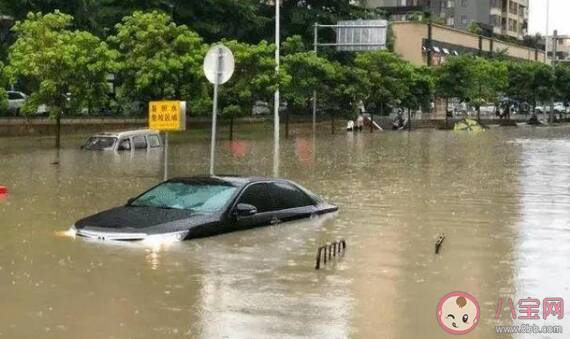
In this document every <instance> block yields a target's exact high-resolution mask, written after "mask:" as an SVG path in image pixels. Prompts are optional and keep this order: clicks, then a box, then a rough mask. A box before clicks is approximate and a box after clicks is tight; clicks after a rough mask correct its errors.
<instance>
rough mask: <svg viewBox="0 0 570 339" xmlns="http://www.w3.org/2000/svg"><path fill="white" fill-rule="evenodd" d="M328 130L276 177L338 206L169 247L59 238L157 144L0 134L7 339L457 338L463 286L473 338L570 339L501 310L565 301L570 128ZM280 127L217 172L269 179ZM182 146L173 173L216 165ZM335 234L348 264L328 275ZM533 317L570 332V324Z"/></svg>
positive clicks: (151, 174)
mask: <svg viewBox="0 0 570 339" xmlns="http://www.w3.org/2000/svg"><path fill="white" fill-rule="evenodd" d="M256 128H257V127H256ZM257 129H259V128H257ZM320 130H321V131H322V134H318V135H317V137H316V138H315V139H313V138H312V136H311V133H310V127H309V128H307V129H298V128H297V129H294V132H295V133H294V135H292V136H291V137H290V138H289V139H288V140H285V139H283V140H282V142H281V156H280V161H279V175H280V176H281V177H284V178H289V179H292V180H294V181H296V182H298V183H300V184H302V185H303V186H305V187H307V188H309V189H310V190H312V191H314V192H315V193H317V194H319V195H321V196H322V197H324V198H325V199H326V200H327V201H329V202H332V203H335V204H338V206H339V207H340V210H339V212H338V213H336V214H335V215H329V216H323V217H320V218H316V219H312V220H306V221H301V222H293V223H285V224H281V225H277V226H272V227H266V228H260V229H255V230H250V231H244V232H238V233H231V234H226V235H222V236H217V237H212V238H207V239H200V240H192V241H187V242H183V243H172V244H158V243H157V244H153V243H124V244H122V243H119V244H113V243H105V242H93V241H86V240H85V239H79V238H78V239H74V238H71V237H66V236H64V234H63V231H65V230H67V229H68V228H69V227H70V226H71V225H72V224H73V223H74V222H75V221H76V220H78V219H80V218H82V217H84V216H87V215H91V214H93V213H95V212H97V211H101V210H104V209H107V208H110V207H114V206H117V205H120V204H124V203H126V201H127V200H128V199H129V198H131V197H133V196H135V195H138V194H139V193H141V192H142V191H144V190H146V189H147V188H148V187H149V186H151V185H153V184H155V183H157V182H159V181H160V180H161V178H162V162H161V161H162V154H161V151H157V152H152V151H149V152H146V151H143V152H132V153H131V152H123V153H114V152H83V151H81V150H80V149H79V145H80V144H81V142H82V140H83V137H79V136H75V137H69V136H64V137H63V142H64V147H63V149H62V150H61V152H60V154H59V155H57V154H56V153H55V151H54V150H53V149H51V146H52V144H53V139H52V138H3V139H0V159H1V160H0V161H1V164H2V166H0V184H2V185H6V186H7V187H8V189H9V190H10V192H9V194H8V196H7V197H5V198H4V199H3V200H0V236H1V238H0V239H1V241H0V303H1V307H0V338H10V339H12V338H34V337H36V338H58V339H65V338H93V339H102V338H183V337H185V338H275V337H283V338H285V337H286V338H346V337H350V338H410V339H412V338H434V339H436V338H437V339H439V338H452V337H454V336H452V335H448V334H446V333H445V332H443V331H442V329H441V328H440V327H439V325H438V322H437V320H436V316H435V309H436V306H437V304H438V301H439V299H440V298H441V297H442V296H444V295H445V294H447V293H449V292H452V291H458V290H459V291H466V292H469V293H471V294H472V295H473V296H475V297H476V298H477V300H478V302H479V304H480V307H481V320H480V325H479V327H478V328H477V329H476V330H475V331H473V332H472V333H470V334H468V335H466V336H465V337H466V338H517V339H519V338H563V337H567V334H562V335H550V336H548V335H544V336H541V335H508V334H497V333H496V330H495V326H497V325H510V324H511V321H510V318H509V316H510V315H509V311H508V307H507V308H505V311H504V312H503V314H502V315H501V317H500V319H499V320H495V315H496V311H497V305H498V300H499V299H503V300H506V299H505V298H507V299H508V298H509V297H510V298H512V299H513V300H514V301H515V302H516V301H517V300H519V299H523V298H529V297H530V298H536V299H540V300H541V301H542V300H543V299H544V298H547V297H560V298H566V299H567V300H570V290H569V288H570V261H569V260H568V259H567V258H568V256H569V255H570V127H556V128H528V127H521V128H492V129H491V130H489V131H488V132H486V133H482V134H478V135H468V134H456V133H453V132H448V131H436V130H419V131H414V132H413V133H411V134H408V133H406V132H403V133H396V132H394V133H392V132H387V133H384V134H374V135H371V134H370V133H367V132H366V133H362V134H352V133H350V134H346V133H339V134H337V135H334V136H331V135H329V134H327V132H328V131H329V129H327V128H326V126H322V128H320ZM270 133H271V131H264V132H262V131H259V130H257V131H254V130H245V127H239V129H238V131H237V134H236V135H237V136H236V140H235V141H234V142H233V143H231V144H230V143H229V142H228V141H227V140H223V139H220V142H219V144H218V153H217V155H218V159H217V161H216V172H217V173H224V174H230V173H232V174H234V173H235V174H242V175H271V174H272V173H273V154H272V152H273V143H272V137H271V134H270ZM221 137H223V138H226V134H224V133H223V134H222V135H221ZM170 151H171V152H170V155H169V160H170V174H171V176H187V175H198V174H205V173H207V172H208V166H209V163H208V159H209V140H208V132H207V131H193V130H192V129H190V130H189V131H187V132H185V135H172V137H171V148H170ZM55 161H58V162H59V164H52V163H54V162H55ZM440 233H445V234H446V236H447V237H446V239H445V241H444V243H443V246H442V248H441V252H440V254H439V255H435V254H434V242H435V240H436V238H437V236H438V235H439V234H440ZM338 239H345V240H346V242H347V245H348V246H347V252H346V255H345V257H344V258H342V259H340V260H337V261H334V262H333V263H332V264H331V263H329V264H328V265H327V266H325V267H324V269H321V270H320V271H315V270H314V265H315V255H316V250H317V248H318V247H319V246H321V245H324V244H325V243H327V242H329V241H334V240H338ZM541 307H542V306H541ZM540 310H541V312H540V315H541V316H542V308H541V309H540ZM522 322H523V323H524V322H525V321H522ZM527 322H528V321H527ZM516 323H518V320H517V322H515V324H516ZM530 323H534V324H538V325H561V326H563V327H564V330H565V332H570V317H565V318H564V319H562V320H556V319H553V318H550V319H548V320H543V319H540V320H535V321H531V322H530Z"/></svg>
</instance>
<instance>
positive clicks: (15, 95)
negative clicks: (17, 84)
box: [8, 91, 48, 115]
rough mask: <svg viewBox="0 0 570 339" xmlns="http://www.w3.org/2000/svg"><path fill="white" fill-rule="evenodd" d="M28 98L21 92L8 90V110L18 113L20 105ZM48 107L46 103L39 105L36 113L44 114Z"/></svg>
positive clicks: (20, 108)
mask: <svg viewBox="0 0 570 339" xmlns="http://www.w3.org/2000/svg"><path fill="white" fill-rule="evenodd" d="M26 100H28V96H27V95H26V94H25V93H23V92H18V91H8V111H10V112H14V113H16V114H18V115H19V114H20V111H21V110H22V107H23V106H24V104H25V103H26ZM46 113H48V109H47V106H46V105H40V106H39V107H38V110H37V112H36V114H46Z"/></svg>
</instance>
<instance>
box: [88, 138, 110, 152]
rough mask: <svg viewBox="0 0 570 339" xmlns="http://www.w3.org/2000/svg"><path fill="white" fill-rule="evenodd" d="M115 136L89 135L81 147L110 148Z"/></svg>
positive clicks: (91, 148)
mask: <svg viewBox="0 0 570 339" xmlns="http://www.w3.org/2000/svg"><path fill="white" fill-rule="evenodd" d="M116 141H117V138H114V137H91V138H89V139H87V141H86V142H85V144H84V145H83V149H86V150H92V151H95V150H104V149H105V148H110V147H113V146H114V145H115V142H116Z"/></svg>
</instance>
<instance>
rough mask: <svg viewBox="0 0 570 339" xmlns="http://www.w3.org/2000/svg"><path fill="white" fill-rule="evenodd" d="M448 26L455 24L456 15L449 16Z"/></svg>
mask: <svg viewBox="0 0 570 339" xmlns="http://www.w3.org/2000/svg"><path fill="white" fill-rule="evenodd" d="M447 26H455V18H454V17H449V18H447Z"/></svg>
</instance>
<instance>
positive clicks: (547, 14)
mask: <svg viewBox="0 0 570 339" xmlns="http://www.w3.org/2000/svg"><path fill="white" fill-rule="evenodd" d="M549 24H550V0H546V34H545V35H544V63H547V62H548V31H549V30H550V27H549ZM545 113H546V110H545Z"/></svg>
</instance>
